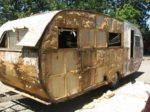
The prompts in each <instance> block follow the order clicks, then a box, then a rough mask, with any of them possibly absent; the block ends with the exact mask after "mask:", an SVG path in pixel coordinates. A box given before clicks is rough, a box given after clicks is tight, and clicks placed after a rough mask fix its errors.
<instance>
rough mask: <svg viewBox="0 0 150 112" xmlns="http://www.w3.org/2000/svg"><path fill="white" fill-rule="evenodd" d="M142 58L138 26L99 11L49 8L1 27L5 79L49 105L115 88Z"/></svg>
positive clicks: (2, 77) (1, 77) (0, 66)
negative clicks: (105, 86) (47, 10)
mask: <svg viewBox="0 0 150 112" xmlns="http://www.w3.org/2000/svg"><path fill="white" fill-rule="evenodd" d="M142 56H143V41H142V35H141V32H140V31H139V29H138V28H137V27H135V26H134V25H132V24H130V23H129V22H127V21H121V20H117V19H115V18H112V17H109V16H107V15H104V14H101V13H96V12H90V11H83V10H63V11H50V12H46V13H42V14H36V15H32V16H30V17H26V18H22V19H17V20H14V21H8V22H7V23H5V24H3V25H2V26H1V27H0V80H1V82H3V83H4V84H5V85H7V86H9V87H10V88H12V89H13V90H14V91H15V92H17V93H19V94H22V95H24V96H27V97H29V98H32V99H34V100H37V101H39V102H42V103H45V104H50V103H57V102H62V101H65V100H67V99H70V98H73V97H75V96H78V95H80V94H83V93H85V92H87V91H89V90H92V89H95V88H98V87H100V86H102V85H106V84H111V85H112V86H115V84H116V83H117V81H118V80H119V77H124V76H127V75H129V74H131V73H133V72H135V71H137V70H138V68H139V67H140V64H141V62H142Z"/></svg>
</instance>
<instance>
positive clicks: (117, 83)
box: [110, 73, 120, 89]
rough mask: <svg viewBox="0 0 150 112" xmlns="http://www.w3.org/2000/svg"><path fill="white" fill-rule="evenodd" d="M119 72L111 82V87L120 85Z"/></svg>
mask: <svg viewBox="0 0 150 112" xmlns="http://www.w3.org/2000/svg"><path fill="white" fill-rule="evenodd" d="M119 79H120V78H119V74H118V73H115V75H114V78H113V79H112V80H111V82H110V87H111V88H113V89H115V88H117V87H118V86H119Z"/></svg>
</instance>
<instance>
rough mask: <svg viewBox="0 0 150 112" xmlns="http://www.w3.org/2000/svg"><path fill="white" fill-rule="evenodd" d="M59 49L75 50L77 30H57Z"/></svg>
mask: <svg viewBox="0 0 150 112" xmlns="http://www.w3.org/2000/svg"><path fill="white" fill-rule="evenodd" d="M58 39H59V42H58V43H59V44H58V45H59V48H77V29H68V28H59V34H58Z"/></svg>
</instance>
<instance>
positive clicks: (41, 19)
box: [0, 11, 60, 47]
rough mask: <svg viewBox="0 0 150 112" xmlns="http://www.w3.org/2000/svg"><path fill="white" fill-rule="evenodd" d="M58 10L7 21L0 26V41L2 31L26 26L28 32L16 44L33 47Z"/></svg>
mask: <svg viewBox="0 0 150 112" xmlns="http://www.w3.org/2000/svg"><path fill="white" fill-rule="evenodd" d="M59 12H60V11H50V12H47V13H42V14H39V15H33V16H30V17H26V18H21V19H17V20H13V21H8V22H6V23H5V24H3V25H2V26H1V28H0V41H1V40H2V38H3V34H4V32H6V31H9V30H13V31H15V30H16V29H24V28H26V29H27V30H28V32H27V33H26V34H25V36H24V38H23V39H22V40H21V41H20V42H19V43H18V44H17V45H20V46H30V47H34V46H35V45H36V44H37V42H38V40H39V39H40V38H41V36H42V34H43V32H44V30H45V28H46V26H47V25H48V24H49V23H50V22H51V21H52V19H53V18H54V16H55V15H56V14H57V13H59ZM31 37H32V38H31Z"/></svg>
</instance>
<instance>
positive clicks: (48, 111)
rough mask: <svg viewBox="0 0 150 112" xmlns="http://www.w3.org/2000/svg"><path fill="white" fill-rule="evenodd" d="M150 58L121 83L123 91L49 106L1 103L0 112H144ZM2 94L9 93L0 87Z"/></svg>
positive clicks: (105, 91) (28, 101) (104, 90)
mask: <svg viewBox="0 0 150 112" xmlns="http://www.w3.org/2000/svg"><path fill="white" fill-rule="evenodd" d="M149 75H150V57H148V56H147V57H144V59H143V62H142V65H141V67H140V69H139V71H138V72H136V73H134V74H132V75H130V76H127V77H126V78H123V79H121V81H120V82H121V83H120V87H118V88H117V89H115V90H110V88H109V87H108V86H104V87H101V88H98V89H96V90H94V91H90V92H88V93H86V94H84V95H82V96H79V97H77V98H74V99H72V100H69V101H66V102H63V103H59V104H55V105H50V106H46V105H43V104H41V103H38V102H36V101H33V100H31V99H27V98H26V99H22V100H16V101H9V102H5V103H0V112H141V110H142V109H143V108H144V105H145V102H146V100H147V98H148V95H147V93H146V91H148V92H150V84H149V83H150V76H149ZM0 88H1V89H0V92H4V91H7V90H5V88H3V86H0Z"/></svg>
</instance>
